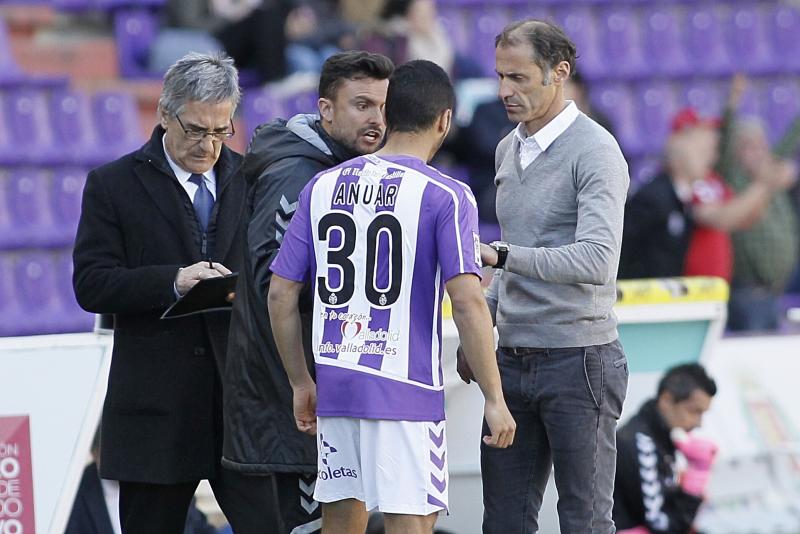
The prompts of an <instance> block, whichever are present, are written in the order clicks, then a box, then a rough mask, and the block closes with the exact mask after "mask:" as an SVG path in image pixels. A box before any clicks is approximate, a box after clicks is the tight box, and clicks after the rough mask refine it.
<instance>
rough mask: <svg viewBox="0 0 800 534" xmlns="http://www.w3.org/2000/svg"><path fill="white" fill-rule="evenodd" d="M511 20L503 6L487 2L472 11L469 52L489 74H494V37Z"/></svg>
mask: <svg viewBox="0 0 800 534" xmlns="http://www.w3.org/2000/svg"><path fill="white" fill-rule="evenodd" d="M510 21H511V19H510V15H509V13H508V12H507V11H506V10H505V9H503V7H502V6H497V5H492V4H487V5H486V7H480V8H477V9H475V10H473V12H472V33H471V41H470V46H469V54H470V56H471V57H472V58H473V59H475V60H476V61H477V62H478V63H479V64H480V65H481V67H483V72H484V73H485V74H486V75H487V76H491V75H493V74H494V72H495V70H494V67H495V64H494V38H495V37H496V36H497V34H499V33H500V32H501V31H502V30H503V28H504V27H505V26H506V24H508V23H509V22H510Z"/></svg>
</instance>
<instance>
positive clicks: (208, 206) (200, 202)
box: [189, 174, 214, 232]
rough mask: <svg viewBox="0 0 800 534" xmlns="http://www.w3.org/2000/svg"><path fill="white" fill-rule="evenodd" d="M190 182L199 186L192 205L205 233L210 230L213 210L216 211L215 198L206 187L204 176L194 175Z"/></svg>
mask: <svg viewBox="0 0 800 534" xmlns="http://www.w3.org/2000/svg"><path fill="white" fill-rule="evenodd" d="M189 181H190V182H192V183H193V184H195V185H196V186H197V191H196V192H195V194H194V200H193V201H192V203H193V204H194V212H195V214H196V215H197V220H198V221H200V227H201V228H202V229H203V231H204V232H205V231H206V230H207V229H208V221H209V220H211V210H213V209H214V197H213V196H212V195H211V191H209V190H208V187H206V181H205V180H204V179H203V175H202V174H192V176H191V177H190V178H189Z"/></svg>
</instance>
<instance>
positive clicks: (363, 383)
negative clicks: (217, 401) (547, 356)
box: [268, 61, 515, 534]
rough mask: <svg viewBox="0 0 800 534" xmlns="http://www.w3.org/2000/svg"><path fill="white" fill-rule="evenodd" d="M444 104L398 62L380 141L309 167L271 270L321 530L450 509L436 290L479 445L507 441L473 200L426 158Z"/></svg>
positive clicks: (449, 103)
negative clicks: (476, 420) (467, 377)
mask: <svg viewBox="0 0 800 534" xmlns="http://www.w3.org/2000/svg"><path fill="white" fill-rule="evenodd" d="M454 101H455V96H454V93H453V87H452V85H451V83H450V80H449V79H448V77H447V75H446V74H445V72H444V71H443V70H442V69H441V68H440V67H438V66H436V65H435V64H433V63H431V62H429V61H412V62H410V63H407V64H405V65H403V66H401V67H399V68H397V69H396V70H395V72H394V74H393V75H392V76H391V78H390V80H389V88H388V92H387V97H386V108H385V115H386V125H387V132H388V133H387V136H388V140H387V143H386V145H385V147H384V148H383V149H381V150H380V151H378V152H377V153H376V154H375V155H367V156H362V157H359V158H355V159H353V160H350V161H348V162H345V163H343V164H341V165H339V166H338V167H334V168H333V169H331V170H329V171H324V172H321V173H319V174H317V175H316V176H315V177H314V179H313V180H312V181H311V182H310V183H309V184H308V185H307V186H306V188H305V189H304V190H303V192H302V193H301V194H300V200H299V206H298V208H297V212H296V214H295V216H294V218H293V219H292V222H291V223H290V225H289V228H288V230H287V233H286V235H285V237H284V240H283V245H282V247H281V250H280V252H279V253H278V257H277V258H276V260H275V262H274V263H273V264H272V271H273V273H274V274H273V279H272V285H271V287H270V292H269V298H268V303H269V313H270V318H271V322H272V329H273V332H274V335H275V340H276V342H277V345H278V349H279V351H280V354H281V359H282V361H283V364H284V366H285V367H286V372H287V375H288V377H289V382H290V383H291V385H292V389H293V391H294V414H295V419H296V422H297V426H298V428H299V429H300V430H302V431H305V432H309V433H314V432H316V434H317V445H318V450H319V460H318V467H319V472H318V477H317V486H316V490H315V493H314V497H315V499H317V500H318V501H319V502H322V503H323V511H322V517H323V520H322V521H323V522H322V528H323V532H324V533H337V534H341V533H351V532H352V533H356V532H359V533H361V532H364V528H365V526H366V522H367V513H368V511H369V510H373V509H376V508H377V509H378V510H379V511H381V512H383V513H384V514H385V518H386V530H387V532H388V533H390V534H391V533H399V532H403V533H430V532H431V530H432V528H433V524H434V522H435V520H436V514H437V513H438V512H439V511H440V510H443V509H447V481H448V475H447V458H446V450H445V449H446V443H445V441H446V439H445V429H444V385H443V383H442V372H441V367H440V351H441V300H442V296H443V291H444V289H445V287H446V288H447V291H448V293H449V294H450V297H451V299H452V302H453V318H454V320H455V323H456V326H457V327H458V330H459V333H460V335H461V341H462V343H463V346H464V350H465V353H466V357H467V358H468V360H469V361H470V363H471V365H474V366H476V367H477V369H475V368H473V370H475V371H477V372H476V373H475V377H476V379H477V381H478V384H479V385H480V387H481V391H482V392H483V394H484V396H485V398H486V404H485V407H484V416H485V418H486V421H487V423H488V428H489V434H490V435H487V436H484V438H483V440H484V442H485V443H486V444H487V445H490V446H494V447H507V446H508V445H510V444H511V442H512V441H513V438H514V432H515V423H514V420H513V419H512V417H511V415H510V413H509V411H508V408H507V407H506V404H505V400H504V398H503V392H502V388H501V386H500V376H499V372H498V369H497V365H496V363H495V359H494V355H493V336H492V325H491V318H490V316H489V311H488V307H487V305H486V303H485V299H484V298H483V295H482V292H481V288H480V281H479V276H480V267H481V262H480V241H479V236H478V230H477V228H478V227H477V221H478V218H477V208H476V206H475V200H474V198H473V196H472V194H471V192H470V191H469V189H468V188H467V186H465V185H464V184H462V183H460V182H457V181H456V180H453V179H452V178H449V177H447V176H445V175H443V174H441V173H439V172H438V171H437V170H436V169H434V168H432V167H429V166H428V165H427V164H426V162H427V161H429V160H430V159H431V158H432V157H433V155H434V154H435V153H436V151H437V150H438V149H439V147H440V146H441V144H442V141H443V140H444V138H445V136H446V135H447V132H448V131H449V129H450V123H451V119H452V110H453V105H454ZM308 281H311V283H312V284H313V291H312V293H313V295H314V304H313V306H314V312H313V321H314V322H313V328H312V350H313V352H314V358H315V363H316V379H317V383H316V385H315V383H314V381H313V379H312V377H311V375H310V374H309V372H308V369H307V367H306V365H305V361H304V359H303V348H302V341H301V325H300V315H299V307H298V302H299V295H300V293H301V290H302V288H303V286H304V284H305V283H307V282H308Z"/></svg>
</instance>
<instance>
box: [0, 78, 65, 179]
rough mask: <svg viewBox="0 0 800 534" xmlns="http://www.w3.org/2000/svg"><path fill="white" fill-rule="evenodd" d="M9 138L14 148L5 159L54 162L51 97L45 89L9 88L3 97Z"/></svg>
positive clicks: (24, 161) (5, 155)
mask: <svg viewBox="0 0 800 534" xmlns="http://www.w3.org/2000/svg"><path fill="white" fill-rule="evenodd" d="M3 108H4V109H3V112H4V115H5V117H4V119H5V122H6V135H7V136H8V140H7V141H6V142H7V143H8V144H9V145H10V148H11V152H10V153H8V154H4V155H3V156H4V157H3V159H4V160H5V162H7V163H11V164H38V163H50V162H51V161H52V158H53V157H54V151H53V141H52V132H51V129H50V121H49V116H48V115H49V112H48V109H47V99H46V95H45V93H44V91H43V90H40V89H35V88H31V87H24V86H23V87H19V88H16V89H9V90H7V91H6V92H5V95H4V98H3Z"/></svg>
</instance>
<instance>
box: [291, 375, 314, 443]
mask: <svg viewBox="0 0 800 534" xmlns="http://www.w3.org/2000/svg"><path fill="white" fill-rule="evenodd" d="M293 392H294V396H293V404H294V422H295V424H296V425H297V430H299V431H300V432H305V433H306V434H311V435H312V436H314V435H316V433H317V386H316V385H315V384H314V382H311V383H310V384H309V385H305V386H299V387H296V388H293Z"/></svg>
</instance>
